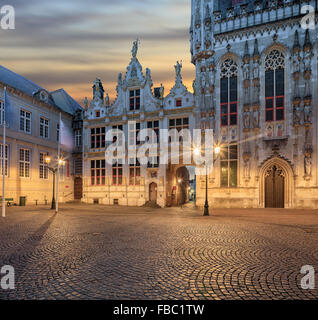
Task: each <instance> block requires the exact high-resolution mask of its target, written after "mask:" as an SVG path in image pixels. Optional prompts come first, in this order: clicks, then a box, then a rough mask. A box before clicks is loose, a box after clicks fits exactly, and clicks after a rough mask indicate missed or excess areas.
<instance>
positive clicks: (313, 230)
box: [0, 205, 318, 300]
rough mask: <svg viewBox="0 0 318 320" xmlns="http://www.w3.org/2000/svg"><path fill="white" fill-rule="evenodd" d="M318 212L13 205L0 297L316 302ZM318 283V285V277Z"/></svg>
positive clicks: (0, 238) (2, 238)
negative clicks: (7, 274) (6, 285)
mask: <svg viewBox="0 0 318 320" xmlns="http://www.w3.org/2000/svg"><path fill="white" fill-rule="evenodd" d="M317 243H318V212H317V210H316V211H315V210H278V209H270V210H269V209H267V210H265V209H264V210H263V209H254V210H244V209H237V210H235V209H231V210H229V209H227V210H225V209H224V210H214V211H213V215H211V216H210V217H203V216H202V212H201V211H200V210H194V209H191V208H183V209H181V208H167V209H151V208H130V207H129V208H128V207H106V206H92V205H91V206H90V205H63V206H62V208H61V212H60V213H58V214H55V213H54V212H52V211H51V210H49V209H48V208H47V207H41V206H39V207H35V206H34V207H25V208H23V207H12V208H9V209H8V212H7V218H5V219H1V220H0V267H1V266H4V265H11V266H13V267H14V268H15V272H16V289H15V290H12V291H4V290H0V297H1V299H217V300H220V299H262V300H263V299H317V298H318V288H316V289H315V290H303V289H301V286H300V281H301V278H302V277H303V275H302V274H301V273H300V270H301V267H302V266H304V265H312V266H313V267H315V270H316V271H318V249H317ZM316 280H317V279H316Z"/></svg>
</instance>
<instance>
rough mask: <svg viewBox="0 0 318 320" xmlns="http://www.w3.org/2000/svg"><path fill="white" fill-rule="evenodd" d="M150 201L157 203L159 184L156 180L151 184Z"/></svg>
mask: <svg viewBox="0 0 318 320" xmlns="http://www.w3.org/2000/svg"><path fill="white" fill-rule="evenodd" d="M149 201H150V202H153V203H157V184H156V183H155V182H153V183H151V184H150V185H149Z"/></svg>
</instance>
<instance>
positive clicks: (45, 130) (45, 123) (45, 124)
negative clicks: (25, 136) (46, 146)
mask: <svg viewBox="0 0 318 320" xmlns="http://www.w3.org/2000/svg"><path fill="white" fill-rule="evenodd" d="M41 131H42V132H41ZM39 136H40V137H41V138H43V139H49V138H50V120H49V119H48V118H46V117H43V116H40V127H39Z"/></svg>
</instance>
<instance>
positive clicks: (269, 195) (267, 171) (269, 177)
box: [259, 156, 294, 208]
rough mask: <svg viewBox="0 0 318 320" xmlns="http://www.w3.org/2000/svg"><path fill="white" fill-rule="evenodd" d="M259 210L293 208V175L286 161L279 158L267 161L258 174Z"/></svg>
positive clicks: (275, 157)
mask: <svg viewBox="0 0 318 320" xmlns="http://www.w3.org/2000/svg"><path fill="white" fill-rule="evenodd" d="M259 173H260V174H259V178H260V179H259V190H260V195H259V205H260V207H261V208H293V206H294V173H293V169H292V167H291V165H290V164H289V163H288V161H286V160H284V159H282V158H281V157H279V156H274V157H272V158H271V159H269V160H267V161H266V162H265V163H264V164H263V165H262V167H261V168H260V172H259Z"/></svg>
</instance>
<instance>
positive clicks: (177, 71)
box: [174, 60, 182, 78]
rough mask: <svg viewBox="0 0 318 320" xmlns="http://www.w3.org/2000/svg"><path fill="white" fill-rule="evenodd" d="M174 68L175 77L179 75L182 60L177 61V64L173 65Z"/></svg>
mask: <svg viewBox="0 0 318 320" xmlns="http://www.w3.org/2000/svg"><path fill="white" fill-rule="evenodd" d="M174 68H175V69H176V76H177V78H179V77H181V69H182V60H181V62H179V61H177V64H176V65H175V66H174Z"/></svg>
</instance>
